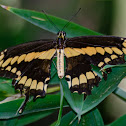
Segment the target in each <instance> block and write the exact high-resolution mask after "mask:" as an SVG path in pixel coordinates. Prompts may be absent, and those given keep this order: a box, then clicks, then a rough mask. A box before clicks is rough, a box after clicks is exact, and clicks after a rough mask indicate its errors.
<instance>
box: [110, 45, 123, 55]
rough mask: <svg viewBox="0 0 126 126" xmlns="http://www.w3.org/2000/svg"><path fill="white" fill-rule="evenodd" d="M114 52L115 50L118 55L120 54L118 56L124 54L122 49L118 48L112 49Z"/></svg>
mask: <svg viewBox="0 0 126 126" xmlns="http://www.w3.org/2000/svg"><path fill="white" fill-rule="evenodd" d="M112 50H113V51H114V52H115V53H116V54H118V55H122V54H123V52H122V51H121V50H120V49H118V48H117V47H112Z"/></svg>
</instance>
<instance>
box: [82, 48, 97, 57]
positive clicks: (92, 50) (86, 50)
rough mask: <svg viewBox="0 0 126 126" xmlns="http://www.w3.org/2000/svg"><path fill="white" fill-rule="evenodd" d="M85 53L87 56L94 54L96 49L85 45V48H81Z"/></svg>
mask: <svg viewBox="0 0 126 126" xmlns="http://www.w3.org/2000/svg"><path fill="white" fill-rule="evenodd" d="M82 49H83V50H84V51H85V53H86V54H87V55H89V56H92V55H95V54H96V49H95V48H94V47H86V48H82Z"/></svg>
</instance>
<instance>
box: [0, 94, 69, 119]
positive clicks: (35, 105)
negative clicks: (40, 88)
mask: <svg viewBox="0 0 126 126" xmlns="http://www.w3.org/2000/svg"><path fill="white" fill-rule="evenodd" d="M23 100H24V98H21V99H17V100H13V101H10V102H6V103H3V104H0V119H9V118H14V117H18V116H22V115H26V114H29V113H34V112H41V111H47V110H55V109H58V108H59V106H60V105H59V104H60V95H59V94H57V95H47V96H46V97H45V98H39V99H37V100H36V102H33V101H30V102H29V103H28V104H27V106H26V108H25V110H24V112H23V113H22V114H18V113H17V110H18V109H19V107H20V105H21V104H22V102H23ZM63 105H64V107H67V103H66V102H65V101H64V104H63Z"/></svg>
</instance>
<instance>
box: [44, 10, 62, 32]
mask: <svg viewBox="0 0 126 126" xmlns="http://www.w3.org/2000/svg"><path fill="white" fill-rule="evenodd" d="M42 12H43V13H44V14H45V16H46V18H47V19H48V20H49V22H50V23H51V24H52V25H53V26H54V27H55V29H57V30H58V32H59V31H60V30H59V28H58V27H57V26H56V25H55V24H54V22H53V21H52V20H51V19H50V18H49V17H48V15H47V14H46V12H45V11H44V10H42Z"/></svg>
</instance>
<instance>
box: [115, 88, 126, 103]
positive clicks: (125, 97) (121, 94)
mask: <svg viewBox="0 0 126 126" xmlns="http://www.w3.org/2000/svg"><path fill="white" fill-rule="evenodd" d="M113 93H114V94H116V95H117V96H119V97H120V98H121V99H123V100H125V101H126V91H124V90H122V89H121V88H119V87H117V88H116V90H115V91H114V92H113Z"/></svg>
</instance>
